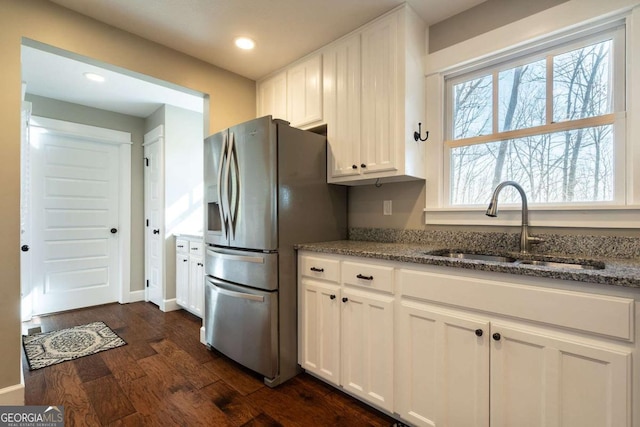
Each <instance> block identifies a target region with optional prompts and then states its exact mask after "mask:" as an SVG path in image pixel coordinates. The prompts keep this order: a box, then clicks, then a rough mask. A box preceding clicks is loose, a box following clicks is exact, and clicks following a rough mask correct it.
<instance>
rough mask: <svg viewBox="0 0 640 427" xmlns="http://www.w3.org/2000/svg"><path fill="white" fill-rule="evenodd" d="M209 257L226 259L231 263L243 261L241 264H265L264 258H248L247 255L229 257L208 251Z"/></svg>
mask: <svg viewBox="0 0 640 427" xmlns="http://www.w3.org/2000/svg"><path fill="white" fill-rule="evenodd" d="M207 255H209V256H212V257H214V258H220V259H226V260H229V261H241V262H253V263H256V264H264V258H263V257H259V256H246V255H229V254H223V253H220V252H214V251H211V250H208V251H207Z"/></svg>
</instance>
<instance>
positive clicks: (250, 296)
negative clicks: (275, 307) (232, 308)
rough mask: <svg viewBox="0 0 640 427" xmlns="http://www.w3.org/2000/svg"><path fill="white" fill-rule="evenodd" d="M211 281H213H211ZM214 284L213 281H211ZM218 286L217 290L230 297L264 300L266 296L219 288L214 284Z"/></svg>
mask: <svg viewBox="0 0 640 427" xmlns="http://www.w3.org/2000/svg"><path fill="white" fill-rule="evenodd" d="M209 283H211V282H209ZM211 284H212V285H213V283H211ZM213 286H214V287H215V288H216V292H217V293H219V294H221V295H226V296H229V297H233V298H242V299H248V300H251V301H258V302H264V297H263V296H262V295H253V294H245V293H244V292H235V291H229V290H227V289H223V288H219V287H217V286H215V285H213Z"/></svg>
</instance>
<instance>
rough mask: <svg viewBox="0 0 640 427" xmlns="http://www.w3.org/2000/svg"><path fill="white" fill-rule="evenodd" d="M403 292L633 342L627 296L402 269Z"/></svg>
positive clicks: (448, 303)
mask: <svg viewBox="0 0 640 427" xmlns="http://www.w3.org/2000/svg"><path fill="white" fill-rule="evenodd" d="M398 284H399V286H400V288H401V294H402V295H403V296H408V297H412V298H418V299H421V300H425V301H433V302H436V303H441V304H447V305H453V306H458V307H462V308H466V309H472V310H481V311H484V312H488V313H493V314H498V315H504V316H510V317H514V318H518V319H524V320H530V321H534V322H539V323H545V324H549V325H553V326H561V327H564V328H569V329H575V330H579V331H584V332H589V333H592V334H598V335H604V336H608V337H612V338H616V339H622V340H626V341H633V337H634V327H633V325H634V315H633V310H634V301H633V300H632V299H630V298H620V297H613V296H605V295H597V294H590V293H587V292H575V291H568V290H560V289H549V288H541V287H540V288H539V287H535V286H528V285H521V284H515V283H509V282H502V281H496V280H487V279H480V278H470V277H462V276H454V275H448V274H441V273H435V272H434V273H431V272H426V271H424V272H423V271H412V270H404V269H403V270H400V271H399V272H398Z"/></svg>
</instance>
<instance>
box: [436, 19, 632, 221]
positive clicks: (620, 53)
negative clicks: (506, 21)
mask: <svg viewBox="0 0 640 427" xmlns="http://www.w3.org/2000/svg"><path fill="white" fill-rule="evenodd" d="M625 36H626V26H625V22H624V20H617V21H613V22H608V23H606V24H605V25H603V26H596V27H595V28H593V29H589V30H583V31H578V32H572V33H569V34H567V35H564V36H560V37H554V38H553V39H551V40H549V41H547V42H546V43H543V44H541V45H534V46H531V47H529V48H528V49H525V50H522V49H519V50H518V51H517V52H514V53H510V54H507V55H504V54H503V55H499V56H498V57H496V58H490V59H489V60H488V61H487V60H484V61H482V62H481V63H479V64H471V65H468V66H466V67H464V68H461V69H457V70H455V71H452V72H449V73H447V74H445V75H443V79H444V87H445V89H444V103H443V109H444V112H445V114H444V141H443V172H444V174H443V186H444V188H443V197H444V200H443V201H444V203H443V205H444V206H445V207H448V208H470V209H473V208H480V209H485V208H486V207H484V206H482V205H476V204H472V205H464V204H455V205H454V204H452V203H451V178H452V175H451V173H452V171H451V150H452V149H453V148H456V147H462V146H470V145H475V144H487V143H492V142H499V141H504V140H510V139H516V138H522V137H527V136H535V135H542V134H549V133H554V132H562V131H566V130H576V129H580V128H586V127H595V126H602V125H612V126H613V135H614V136H613V150H614V176H613V185H614V187H613V194H612V195H613V198H612V200H610V201H590V202H563V203H534V202H529V203H530V206H531V208H533V209H535V208H536V207H540V208H551V209H554V210H557V209H563V208H568V209H572V208H576V207H587V206H588V207H596V206H602V207H605V206H608V207H611V206H624V205H625V204H626V197H625V196H626V191H625V190H626V185H625V183H626V168H625V165H624V163H623V162H621V160H622V159H624V158H625V148H626V143H625V139H626V138H625V123H624V122H625V116H626V110H625V107H626V80H625V78H626V73H625V70H626V61H625V59H626V55H625V53H626V43H625ZM606 40H612V42H613V43H612V54H611V67H612V70H613V72H612V73H611V76H610V79H611V81H612V85H611V91H612V93H611V96H612V97H613V102H612V105H611V107H612V110H613V111H611V112H610V113H607V114H604V115H599V116H593V117H587V118H582V119H576V120H567V121H561V122H554V121H553V96H552V95H553V92H552V88H553V79H552V75H553V68H552V67H550V64H552V63H553V58H554V57H556V56H558V55H562V54H564V53H567V52H571V51H573V50H576V49H580V48H582V47H586V46H589V45H592V44H597V43H599V42H603V41H606ZM540 60H544V61H545V62H546V66H547V69H546V74H547V80H546V81H545V84H546V93H547V97H546V100H545V101H546V123H545V124H543V125H538V126H533V127H529V128H522V129H515V130H509V131H500V130H499V128H498V126H499V116H498V114H499V102H498V87H497V84H498V81H499V74H500V73H501V72H503V71H505V70H509V69H512V68H514V67H517V66H519V65H525V64H530V63H533V62H536V61H540ZM484 76H491V78H492V85H493V93H492V100H491V107H492V129H491V133H488V134H485V135H480V136H474V137H467V138H460V139H453V138H452V135H453V108H452V104H453V88H454V87H455V85H456V84H459V83H462V82H465V81H469V80H473V79H475V78H480V77H484ZM504 206H505V207H507V206H509V205H508V204H504ZM511 206H516V205H511Z"/></svg>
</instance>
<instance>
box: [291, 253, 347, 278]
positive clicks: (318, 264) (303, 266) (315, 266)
mask: <svg viewBox="0 0 640 427" xmlns="http://www.w3.org/2000/svg"><path fill="white" fill-rule="evenodd" d="M300 274H301V275H302V276H304V277H313V278H314V279H322V280H328V281H330V282H335V283H338V282H339V281H340V262H339V261H338V260H335V259H326V258H320V257H313V256H307V255H304V256H302V257H300Z"/></svg>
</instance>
